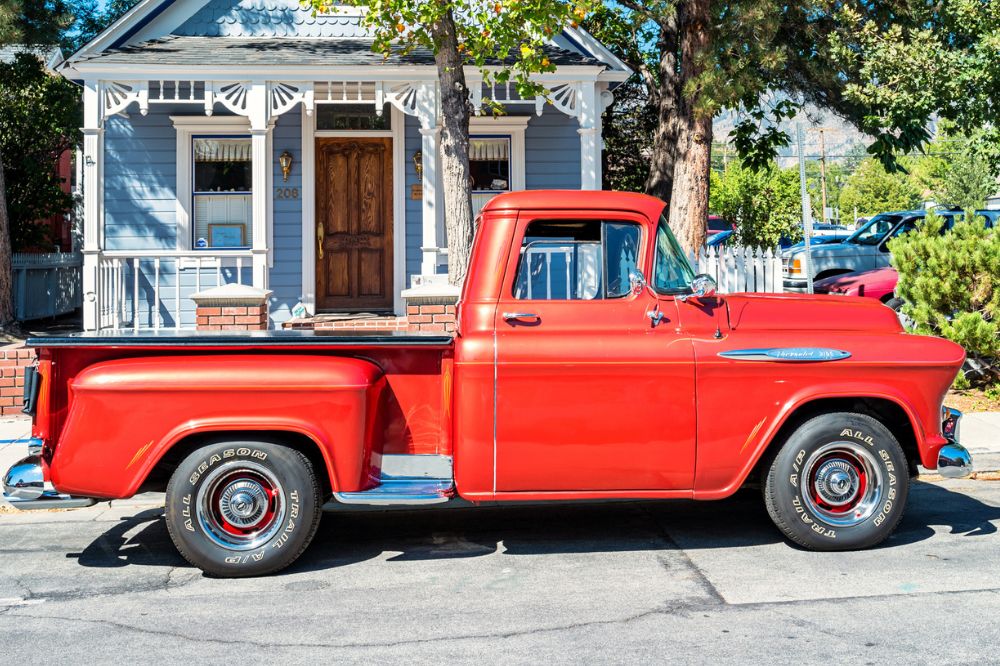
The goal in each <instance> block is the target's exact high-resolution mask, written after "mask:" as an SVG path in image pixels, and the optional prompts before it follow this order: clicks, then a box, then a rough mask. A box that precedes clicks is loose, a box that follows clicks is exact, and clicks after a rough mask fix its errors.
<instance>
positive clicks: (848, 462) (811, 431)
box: [764, 412, 910, 550]
mask: <svg viewBox="0 0 1000 666" xmlns="http://www.w3.org/2000/svg"><path fill="white" fill-rule="evenodd" d="M908 469H909V467H908V465H907V462H906V456H905V455H904V454H903V450H902V448H901V447H900V446H899V442H897V441H896V438H895V437H894V436H893V434H892V432H890V431H889V429H888V428H886V427H885V426H884V425H882V424H881V423H879V422H878V421H877V420H875V419H874V418H872V417H870V416H868V415H865V414H856V413H849V412H841V413H834V414H824V415H822V416H817V417H815V418H812V419H810V420H809V421H806V422H805V423H803V424H802V425H801V426H799V428H798V429H796V430H795V432H793V433H792V435H791V436H790V437H789V438H788V440H787V441H786V442H785V443H784V445H783V446H782V447H781V449H780V450H779V451H778V453H777V455H776V456H775V457H774V460H773V462H772V463H771V466H770V469H769V470H768V473H767V478H766V479H765V483H764V501H765V504H766V505H767V511H768V513H769V514H770V515H771V519H772V520H773V521H774V524H775V525H777V526H778V528H779V529H780V530H781V531H782V532H784V533H785V535H786V536H787V537H788V538H789V539H791V540H792V541H794V542H795V543H797V544H799V545H801V546H804V547H806V548H809V549H810V550H855V549H861V548H868V547H871V546H874V545H875V544H878V543H880V542H882V541H884V540H885V539H886V538H887V537H888V536H889V535H890V534H891V533H892V531H893V530H894V529H896V525H897V524H898V523H899V521H900V519H901V518H902V517H903V510H904V508H905V506H906V498H907V494H908V492H909V483H910V477H909V473H908Z"/></svg>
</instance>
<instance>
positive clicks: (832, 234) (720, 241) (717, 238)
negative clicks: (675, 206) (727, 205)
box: [705, 224, 851, 249]
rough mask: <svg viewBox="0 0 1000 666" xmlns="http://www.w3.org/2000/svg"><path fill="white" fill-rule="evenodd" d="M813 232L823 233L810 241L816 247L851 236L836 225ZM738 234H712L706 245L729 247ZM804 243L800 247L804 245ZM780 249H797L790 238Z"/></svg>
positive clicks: (783, 239)
mask: <svg viewBox="0 0 1000 666" xmlns="http://www.w3.org/2000/svg"><path fill="white" fill-rule="evenodd" d="M813 231H814V232H816V231H819V232H821V233H820V234H819V235H814V236H812V237H811V238H810V239H809V241H810V243H812V244H814V245H823V244H824V243H839V242H841V241H843V240H845V239H846V238H847V237H848V236H850V235H851V234H850V232H849V231H848V230H847V227H842V226H840V225H836V224H817V225H814V226H813ZM735 233H736V230H735V229H726V230H725V231H720V232H718V233H715V234H712V235H710V236H709V237H708V239H706V241H705V245H706V246H708V247H719V246H722V245H727V244H728V243H729V241H730V239H731V238H732V237H733V234H735ZM802 244H803V243H802V241H800V242H799V243H798V245H802ZM778 247H780V248H781V249H785V248H788V247H795V246H794V245H792V240H791V239H790V238H789V237H788V236H782V237H781V239H780V240H779V241H778Z"/></svg>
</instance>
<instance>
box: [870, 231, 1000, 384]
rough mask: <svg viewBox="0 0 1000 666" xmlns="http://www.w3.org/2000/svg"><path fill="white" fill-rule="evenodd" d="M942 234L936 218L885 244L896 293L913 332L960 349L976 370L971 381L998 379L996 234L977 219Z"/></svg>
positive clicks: (999, 261)
mask: <svg viewBox="0 0 1000 666" xmlns="http://www.w3.org/2000/svg"><path fill="white" fill-rule="evenodd" d="M966 219H967V220H970V221H961V222H958V223H956V224H955V226H954V228H953V229H952V230H951V231H945V230H944V221H943V219H942V218H941V217H939V216H936V215H928V217H927V219H926V220H925V221H924V222H922V223H920V224H919V225H918V226H917V229H916V231H912V232H910V233H908V234H904V235H902V236H899V237H897V238H895V239H893V240H891V241H890V242H889V250H890V251H891V252H892V263H893V266H895V267H896V270H898V271H899V282H898V284H897V285H896V294H897V295H898V296H899V297H900V298H902V299H903V300H904V301H905V302H906V305H905V306H904V312H905V313H906V314H907V315H908V316H909V317H910V318H911V319H913V321H914V323H915V325H916V332H918V333H922V334H926V335H939V336H943V337H945V338H948V339H949V340H952V341H954V342H956V343H958V344H960V345H962V347H964V348H965V350H966V354H968V356H969V358H970V359H972V360H973V362H974V363H973V365H974V366H975V367H978V368H980V370H979V371H977V373H976V374H975V375H974V376H971V377H968V379H969V380H971V381H972V383H990V382H996V381H998V380H1000V232H998V231H997V229H989V230H987V229H986V228H985V225H984V223H983V220H982V218H975V217H974V216H972V215H971V214H966Z"/></svg>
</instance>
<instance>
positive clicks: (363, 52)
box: [82, 35, 603, 68]
mask: <svg viewBox="0 0 1000 666" xmlns="http://www.w3.org/2000/svg"><path fill="white" fill-rule="evenodd" d="M546 50H547V52H548V56H549V60H551V61H552V64H554V65H556V66H566V65H602V64H603V63H601V62H600V61H598V60H596V59H594V58H588V57H586V56H582V55H580V54H578V53H574V52H573V51H567V50H565V49H560V48H557V47H554V46H550V47H547V49H546ZM94 61H99V62H101V63H103V64H129V65H139V66H141V65H168V66H169V65H179V66H184V65H215V66H219V65H221V66H231V65H260V66H261V67H263V68H267V67H281V66H285V67H288V66H317V65H340V66H343V65H359V66H366V65H367V66H372V65H433V64H434V54H433V53H432V52H431V51H430V50H429V49H424V48H417V49H413V50H412V51H410V52H409V53H403V52H402V51H400V52H396V53H393V54H392V55H390V56H389V58H388V59H384V58H383V57H382V55H381V54H378V53H375V52H373V51H372V41H371V40H370V39H358V38H339V39H301V38H294V37H251V38H239V37H225V38H221V37H192V36H177V35H171V36H169V37H164V38H162V39H156V40H152V41H148V42H143V43H141V44H134V45H129V46H123V47H121V48H117V49H109V50H107V51H103V52H101V53H97V54H94V55H92V56H89V57H84V58H83V59H82V62H94Z"/></svg>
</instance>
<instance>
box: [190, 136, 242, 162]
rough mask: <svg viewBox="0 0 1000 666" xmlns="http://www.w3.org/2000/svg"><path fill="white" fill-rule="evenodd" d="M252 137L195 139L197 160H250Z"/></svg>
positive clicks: (195, 156) (195, 158) (195, 157)
mask: <svg viewBox="0 0 1000 666" xmlns="http://www.w3.org/2000/svg"><path fill="white" fill-rule="evenodd" d="M252 150H253V148H252V144H251V143H250V139H249V138H246V139H243V138H240V139H195V140H194V160H195V162H249V161H251V156H252V154H253V153H252Z"/></svg>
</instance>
